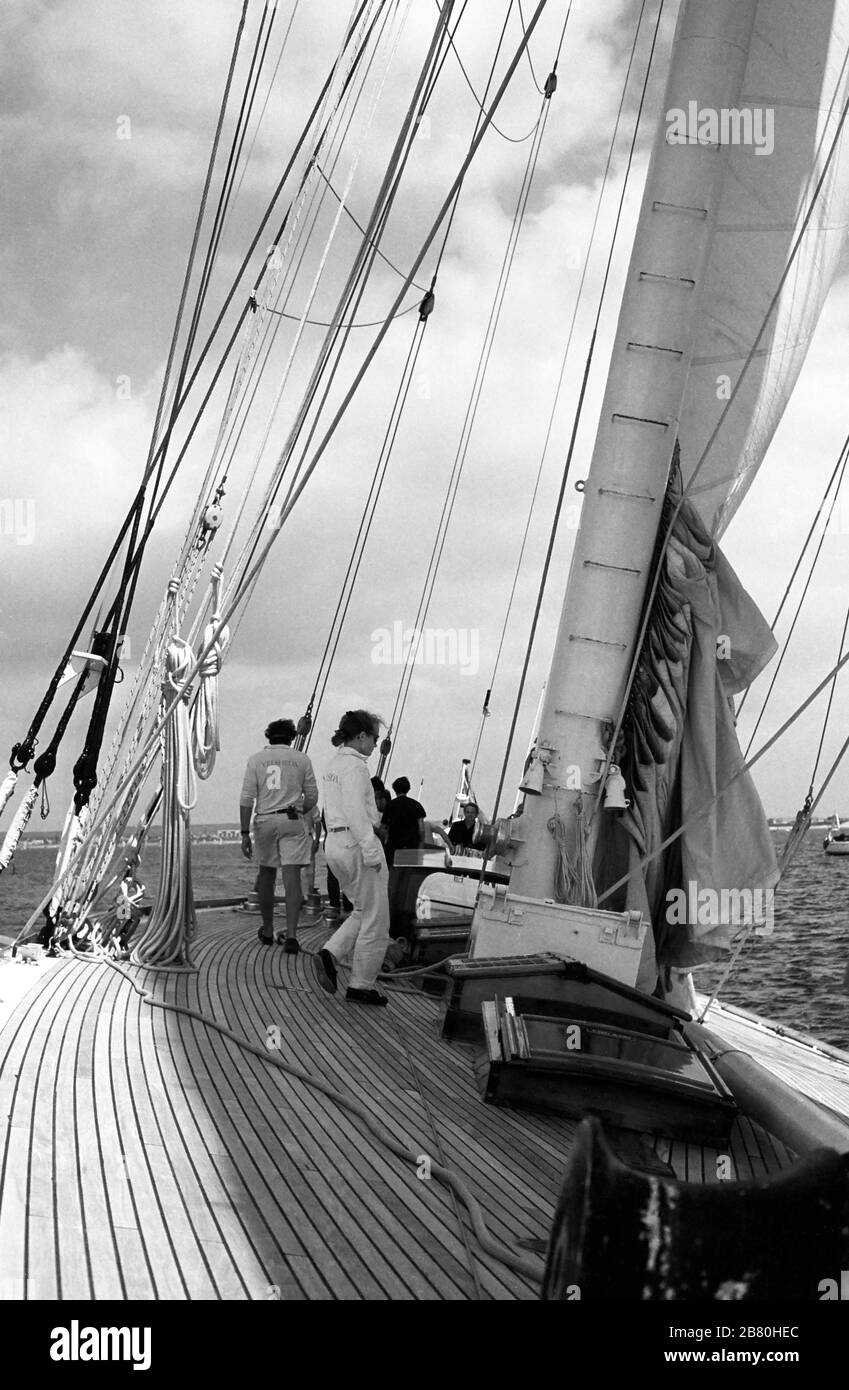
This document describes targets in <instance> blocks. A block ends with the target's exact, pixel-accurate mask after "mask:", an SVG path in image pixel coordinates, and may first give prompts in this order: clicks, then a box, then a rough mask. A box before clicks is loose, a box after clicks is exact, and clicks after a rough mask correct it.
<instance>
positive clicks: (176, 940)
mask: <svg viewBox="0 0 849 1390" xmlns="http://www.w3.org/2000/svg"><path fill="white" fill-rule="evenodd" d="M172 589H173V590H174V593H175V597H176V585H175V584H173V583H172ZM174 626H175V629H176V621H175V624H174ZM194 664H195V657H194V653H193V651H192V649H191V647H190V646H189V644H188V642H185V641H183V639H182V638H181V637H178V636H177V634H176V630H175V633H174V636H173V637H172V639H171V641H170V643H169V644H168V650H167V653H166V659H165V678H164V680H163V682H162V713H163V715H164V713H165V711H166V710H167V709H168V707H169V705H170V704H171V702H172V700H173V699H174V696H175V694H176V693H177V692H178V691H179V690H180V688H181V686H182V685H183V683H184V681H185V679H186V677H187V675H188V673H189V671H191V669H192V667H193V666H194ZM189 696H190V688H189V689H188V690H186V691H184V693H183V695H182V698H181V699H180V700H179V701H178V703H177V706H176V708H175V709H174V712H173V714H172V716H171V718H170V719H168V720H166V721H165V726H164V733H163V744H164V747H163V755H162V861H161V871H160V879H159V886H158V888H157V891H156V900H155V902H154V904H153V910H152V911H151V914H150V920H149V921H148V924H147V928H146V930H145V932H144V935H143V936H142V937H141V939H140V940H139V942H138V944H137V945H136V948H135V950H134V951H133V956H132V959H133V962H134V964H136V965H146V966H164V967H171V968H174V967H178V968H179V967H183V968H184V969H193V968H194V967H193V966H192V961H191V955H190V949H189V948H190V945H191V942H192V940H193V939H194V936H195V934H196V932H197V917H196V915H195V905H194V898H193V895H192V872H191V834H190V815H191V811H192V809H193V807H194V805H195V802H196V800H197V781H196V778H195V768H194V762H193V759H192V749H191V721H190V714H189V704H188V700H189Z"/></svg>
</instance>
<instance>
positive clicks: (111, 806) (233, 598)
mask: <svg viewBox="0 0 849 1390" xmlns="http://www.w3.org/2000/svg"><path fill="white" fill-rule="evenodd" d="M546 3H547V0H538V3H537V6H536V9H535V10H534V14H533V16H532V19H531V21H530V24H529V25H528V29H527V32H526V33H525V35H524V36H523V39H522V41H521V43H520V44H519V46H518V48H517V50H516V52H515V54H514V56H513V58H512V59H511V62H510V64H509V66H508V68H507V71H506V73H505V74H504V77H503V78H502V81H501V83H500V84H499V87H498V90H497V92H496V94H495V97H494V98H493V100H492V102H491V104H490V107H489V110H488V111H487V114H486V116H485V118H484V120H483V122H482V124H481V128H480V130H479V132H478V135H477V136H476V138H475V139H474V140H473V142H472V145H471V147H470V148H469V150H468V151H467V153H466V156H465V158H464V160H463V162H462V164H461V166H460V170H459V172H458V174H457V175H456V176H455V179H454V181H453V183H452V184H451V187H450V189H449V191H448V193H447V195H446V197H445V199H444V201H443V203H442V205H441V207H440V209H439V211H438V212H437V214H436V217H435V218H434V220H433V222H432V224H431V228H430V230H429V232H428V233H427V235H426V236H425V239H424V241H423V242H422V245H421V246H420V248H419V251H418V253H417V255H416V257H415V260H414V263H413V265H412V267H411V270H410V272H409V275H408V277H407V279H406V281H405V283H404V285H403V286H402V287H401V289H400V290H399V292H398V295H397V297H396V301H395V303H394V304H393V305H392V306H391V308H390V310H389V315H390V316H391V314H393V313H394V312H395V310H396V309H397V308H398V307H399V305H400V304H401V302H402V300H403V297H404V295H405V294H406V292H407V289H408V288H409V284H410V282H411V281H412V277H413V276H414V275H415V273H416V271H417V270H418V268H419V266H420V265H421V263H422V261H423V260H424V257H425V256H426V254H427V252H428V249H429V248H430V246H431V244H432V242H433V240H434V238H435V237H436V235H437V233H438V231H439V228H440V226H441V225H442V223H443V221H444V220H445V217H446V215H447V213H448V211H449V209H450V207H451V205H452V203H453V201H454V199H455V197H456V194H457V190H458V189H459V187H460V185H461V184H462V181H463V179H464V177H465V175H466V172H467V170H468V168H469V165H470V164H471V162H472V160H473V159H474V157H475V154H476V153H477V151H478V149H479V148H480V145H481V142H482V140H483V138H484V135H485V134H486V130H487V128H488V125H489V123H490V121H491V119H492V116H493V115H494V113H495V111H496V110H497V109H498V106H499V105H500V102H501V100H502V97H503V95H504V92H505V91H506V90H507V87H508V85H509V83H510V81H511V79H512V77H513V75H514V73H515V70H516V67H517V66H518V64H519V61H520V59H521V57H522V54H523V53H524V51H525V46H526V45H527V43H528V41H529V39H530V36H531V34H532V33H533V31H534V29H535V27H536V24H537V23H538V21H539V17H540V15H541V14H542V12H543V10H544V9H545V5H546ZM390 322H391V318H390V317H387V319H386V320H385V322H384V325H383V327H382V328H381V329H380V330H379V331H378V333H377V334H376V336H375V339H374V342H373V343H372V345H371V347H370V348H369V350H368V351H367V353H366V355H365V358H364V360H363V362H362V363H361V365H360V367H359V369H358V370H357V372H356V374H355V377H354V380H353V381H352V383H351V385H350V387H349V388H348V390H347V392H346V393H345V395H344V397H343V399H342V401H341V402H340V404H339V406H338V407H337V408H336V410H335V411H334V414H333V417H332V419H331V420H330V423H329V425H328V427H327V429H326V430H325V433H324V435H323V436H322V439H321V441H320V443H319V445H318V447H317V449H316V450H315V452H314V454H313V456H312V458H311V459H310V462H309V464H308V465H307V466H306V467H305V468H304V470H303V475H302V477H301V479H300V481H299V482H298V484H297V487H296V488H295V490H294V491H293V493H292V495H291V497H290V498H289V499H288V501H287V502H286V503H284V505H283V506H282V507H281V509H280V511H279V513H278V515H277V516H276V517H275V518H274V523H275V524H274V526H273V527H271V528H269V529H270V531H271V534H270V535H269V536H268V537H267V539H266V541H265V544H264V545H263V547H262V550H261V552H260V555H259V557H258V559H257V560H256V561H255V563H254V565H253V567H252V569H251V570H250V572H249V573H248V574H247V575H245V576H244V577H243V580H242V582H241V584H240V587H239V590H238V591H237V592H236V593H235V594H232V595H230V594H228V596H227V598H226V599H225V604H224V612H223V614H222V622H223V623H229V621H230V620H231V618H232V616H233V614H234V613H235V612H236V610H237V609H238V607H239V606H240V605H241V603H242V601H243V599H244V597H245V594H246V592H247V591H248V590H249V589H250V587H251V585H252V584H253V582H254V581H255V579H256V578H257V576H258V575H259V573H260V571H261V569H262V566H263V564H264V563H265V560H266V559H267V557H268V554H269V552H270V550H271V548H272V546H273V545H274V542H275V539H276V537H277V535H278V534H279V531H280V529H281V528H282V526H283V525H284V524H285V521H286V520H287V518H288V517H289V516H290V515H291V513H292V510H293V509H294V507H295V506H296V505H297V501H298V499H299V497H300V495H301V493H302V492H303V491H304V488H305V487H306V485H307V483H308V482H309V479H310V478H311V477H312V474H313V473H314V472H315V469H316V468H317V467H318V464H319V463H320V461H321V459H322V457H323V455H324V453H325V451H326V449H327V447H328V445H329V443H330V440H331V439H332V438H333V435H334V433H335V431H336V429H337V427H338V425H339V422H340V420H341V419H342V418H343V416H344V414H345V412H346V411H347V409H348V406H349V405H350V403H351V400H352V399H353V397H354V395H355V393H356V391H357V389H358V387H359V385H360V382H361V381H362V379H363V377H364V376H365V374H366V372H367V370H368V368H369V366H370V364H371V362H372V361H373V359H374V356H375V354H376V353H377V351H378V349H379V347H380V344H381V343H382V341H383V339H384V337H385V336H386V333H387V332H388V330H389V326H390ZM206 654H207V648H206V647H204V649H203V650H202V651H201V652H200V653H199V655H198V656H197V657H196V659H195V663H194V665H193V667H192V669H191V671H189V673H188V674H187V676H186V678H185V680H184V683H183V686H182V687H181V689H180V691H179V692H177V693H176V694H175V696H174V698H173V699H172V701H171V703H170V704H169V705H168V706H167V708H166V709H164V710H163V711H162V714H161V716H160V720H159V722H158V724H157V726H156V728H155V729H154V730H153V731H152V732H151V733H150V734H149V735H148V736H147V738H146V739H145V740H144V742H143V744H142V747H141V751H140V752H139V754H138V756H137V759H136V763H135V764H134V766H133V769H131V772H130V774H129V775H128V780H130V779H131V778H132V776H133V774H134V773H137V772H139V771H140V769H141V768H142V767H143V765H144V761H145V759H146V757H147V754H148V752H149V750H150V748H151V746H152V744H153V742H154V741H155V740H156V739H157V738H158V737H159V734H160V732H161V730H162V729H163V728H164V726H165V725H166V724H167V722H168V720H169V719H170V718H171V717H172V716H173V714H174V711H175V709H176V707H177V705H178V704H179V702H180V699H181V698H182V695H183V694H184V693H185V691H186V690H187V689H188V688H189V686H190V684H191V680H192V678H193V677H194V675H195V674H196V673H197V670H198V668H199V665H200V662H201V661H202V660H203V658H204V657H205V656H206ZM126 795H127V789H126V786H125V787H122V788H119V789H117V790H116V791H115V792H114V793H113V794H112V796H111V797H110V798H109V799H108V800H107V801H106V804H105V806H101V809H100V811H99V816H100V821H101V822H104V821H105V820H106V818H107V817H108V816H109V815H110V814H111V813H112V812H113V810H115V809H116V808H117V807H118V805H119V804H121V803H122V802H123V800H125V799H126ZM56 886H57V885H56V884H54V885H51V888H50V890H49V892H48V895H47V897H46V898H45V900H44V902H42V903H41V904H40V905H39V907H38V908H37V909H36V912H35V914H34V916H35V917H37V916H38V914H39V913H40V912H41V910H42V908H43V907H44V905H45V903H46V902H47V901H49V899H50V897H52V896H53V892H54V889H55V887H56ZM33 920H34V917H30V919H29V920H28V922H27V923H26V924H25V926H24V929H23V932H22V933H21V934H22V935H23V933H24V932H26V931H27V929H28V928H29V927H30V926H31V924H32V922H33Z"/></svg>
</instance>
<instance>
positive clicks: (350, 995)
mask: <svg viewBox="0 0 849 1390" xmlns="http://www.w3.org/2000/svg"><path fill="white" fill-rule="evenodd" d="M345 998H346V999H348V1000H350V1002H351V1003H352V1004H376V1005H377V1007H378V1008H382V1007H383V1005H384V1004H388V1003H389V1000H388V999H387V998H386V995H385V994H379V993H378V991H377V990H376V989H351V988H350V986H349V987H348V989H346V991H345Z"/></svg>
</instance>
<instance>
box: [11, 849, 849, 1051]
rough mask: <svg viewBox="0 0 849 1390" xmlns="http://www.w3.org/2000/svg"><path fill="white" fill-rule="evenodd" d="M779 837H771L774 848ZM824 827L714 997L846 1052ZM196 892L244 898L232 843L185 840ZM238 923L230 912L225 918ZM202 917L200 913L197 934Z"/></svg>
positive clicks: (846, 916) (38, 856)
mask: <svg viewBox="0 0 849 1390" xmlns="http://www.w3.org/2000/svg"><path fill="white" fill-rule="evenodd" d="M783 839H784V836H783V835H780V834H778V833H777V834H776V845H777V847H778V846H780V844H781V843H782V841H783ZM822 840H823V832H822V831H821V830H820V831H811V832H810V833H809V835H808V837H807V839H806V841H805V843H804V844H803V845H802V847H801V849H800V850H799V851H798V853H797V856H796V858H795V860H794V861H793V863H792V865H791V866H790V869H789V870H788V872H787V874H786V876H785V878H784V880H783V881H782V883H781V886H780V888H779V890H778V892H777V893H776V895H775V914H774V915H775V926H774V930H773V933H772V935H771V936H766V937H762V938H755V939H753V940H750V941H749V942H748V944H747V945H746V946H745V948H744V950H743V953H742V955H741V956H740V958H739V959H738V961H737V964H736V965H735V967H734V969H733V971H732V973H731V975H730V977H729V979H728V980H727V981H726V983H725V984H724V985H723V986H722V989H721V991H720V998H721V999H722V1000H723V1001H724V1002H725V1003H726V1004H737V1005H739V1006H740V1007H742V1008H746V1009H751V1010H753V1012H755V1013H758V1014H761V1015H763V1017H764V1018H767V1019H772V1020H774V1021H775V1022H777V1023H786V1024H788V1025H789V1026H790V1027H792V1028H796V1029H799V1030H801V1031H802V1032H805V1033H811V1034H813V1035H814V1036H815V1037H817V1038H820V1039H821V1040H822V1041H824V1042H828V1043H831V1044H832V1045H833V1046H835V1047H842V1048H844V1049H846V1050H847V1051H849V994H847V992H846V990H845V988H844V983H843V981H844V975H845V973H846V967H847V965H849V855H847V856H846V857H845V858H841V857H838V856H834V857H832V856H829V855H826V854H823V851H822ZM55 859H56V850H55V847H52V848H32V849H23V850H20V851H19V852H18V854H17V856H16V858H15V861H14V864H15V873H14V874H12V873H10V872H9V871H8V870H7V871H6V873H5V874H3V876H2V878H0V936H4V937H6V938H8V937H10V936H12V937H13V936H15V935H16V934H17V932H18V931H19V930H20V928H21V926H22V925H23V923H24V921H25V920H26V918H27V916H28V915H29V914H30V913H31V912H32V910H33V908H35V907H36V906H37V904H38V902H39V901H40V899H41V897H43V895H44V893H45V892H46V890H47V887H48V886H49V884H50V880H51V874H52V870H53V866H54V864H55ZM192 876H193V881H194V889H195V896H196V897H197V898H224V897H240V896H245V897H246V896H247V894H248V893H249V892H250V890H251V888H252V887H253V882H254V878H255V876H256V866H255V865H254V864H251V863H249V862H248V861H247V860H245V859H243V858H242V855H241V850H240V846H239V842H238V840H236V841H230V842H227V843H223V844H217V843H204V842H200V843H195V844H193V845H192ZM141 878H142V881H143V882H144V883H145V885H146V886H147V889H148V894H151V893H152V891H153V890H155V887H156V882H157V878H158V847H157V846H156V845H151V846H149V847H148V849H147V851H146V854H145V857H144V861H143V866H142V872H141ZM234 920H236V921H238V918H236V919H234ZM202 922H203V919H202V918H201V931H202V930H203V926H202ZM719 976H720V971H718V970H717V969H716V967H711V968H710V969H703V970H699V971H697V972H696V975H695V982H696V988H697V989H698V990H699V991H700V992H702V993H709V992H710V990H711V988H712V987H713V986H714V984H715V983H716V982H717V980H718V979H719Z"/></svg>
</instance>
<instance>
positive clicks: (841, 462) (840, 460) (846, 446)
mask: <svg viewBox="0 0 849 1390" xmlns="http://www.w3.org/2000/svg"><path fill="white" fill-rule="evenodd" d="M847 450H849V435H847V437H846V439H845V440H844V442H843V446H842V448H841V450H840V453H839V454H838V456H837V462H836V464H835V465H834V468H833V469H832V472H831V477H830V478H829V480H828V482H827V483H826V486H825V491H824V493H823V495H822V500H821V502H820V504H819V506H818V507H817V510H816V511H815V513H814V519H813V521H812V522H811V524H810V527H809V528H808V534H807V536H806V537H805V540H804V542H803V544H802V548H801V550H800V551H799V554H798V556H797V557H796V563H795V565H794V566H793V573H792V574H791V575H790V578H789V579H788V581H787V587H786V588H785V590H784V593H783V594H782V596H781V602H780V603H779V605H778V608H777V609H776V613H775V617H774V618H773V620H772V622H771V623H770V627H771V628H772V630H773V632H774V631H775V628H776V625H777V624H778V621H779V619H780V618H781V615H782V613H783V612H784V605H785V603H786V602H787V600H788V598H789V597H790V591H791V589H792V588H793V584H794V583H795V580H796V576H797V574H798V573H799V570H800V569H801V568H802V561H803V560H804V558H805V554H806V552H807V549H808V546H809V545H810V543H811V539H812V537H813V534H814V532H815V531H816V529H817V523H818V522H819V520H820V517H821V516H822V514H823V510H824V508H825V505H826V502H827V501H828V496H829V493H830V492H831V489H832V487H833V486H834V480H835V478H836V477H837V474H838V472H839V470H840V468H841V466H844V467H845V458H844V456H845V454H846V452H847ZM839 488H840V484H838V490H839ZM832 506H833V504H832ZM830 516H831V511H829V517H830ZM826 524H827V523H826ZM814 564H816V559H815V560H814ZM753 688H754V685H748V686H747V687H746V689H745V690H744V691H743V694H742V695H741V697H740V703H739V705H738V706H737V711H736V718H737V721H738V722H739V719H740V715H741V714H742V712H743V706H744V705H745V703H746V699H747V697H748V696H749V694H750V692H751V691H752V689H753ZM762 712H763V711H762Z"/></svg>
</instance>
